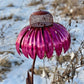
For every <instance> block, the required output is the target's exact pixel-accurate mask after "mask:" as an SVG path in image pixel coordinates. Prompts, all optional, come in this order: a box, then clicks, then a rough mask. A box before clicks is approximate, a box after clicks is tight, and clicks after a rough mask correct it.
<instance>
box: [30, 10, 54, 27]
mask: <svg viewBox="0 0 84 84" xmlns="http://www.w3.org/2000/svg"><path fill="white" fill-rule="evenodd" d="M51 25H53V16H52V15H51V14H50V13H49V12H47V11H37V12H34V13H32V14H31V16H30V26H31V27H46V26H51Z"/></svg>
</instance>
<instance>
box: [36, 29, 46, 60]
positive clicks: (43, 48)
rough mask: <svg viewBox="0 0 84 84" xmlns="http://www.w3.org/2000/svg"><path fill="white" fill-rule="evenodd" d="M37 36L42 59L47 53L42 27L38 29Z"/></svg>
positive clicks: (39, 55)
mask: <svg viewBox="0 0 84 84" xmlns="http://www.w3.org/2000/svg"><path fill="white" fill-rule="evenodd" d="M36 38H37V55H38V57H39V58H40V59H42V58H43V57H44V53H45V44H44V39H43V35H42V29H39V30H38V32H37V36H36Z"/></svg>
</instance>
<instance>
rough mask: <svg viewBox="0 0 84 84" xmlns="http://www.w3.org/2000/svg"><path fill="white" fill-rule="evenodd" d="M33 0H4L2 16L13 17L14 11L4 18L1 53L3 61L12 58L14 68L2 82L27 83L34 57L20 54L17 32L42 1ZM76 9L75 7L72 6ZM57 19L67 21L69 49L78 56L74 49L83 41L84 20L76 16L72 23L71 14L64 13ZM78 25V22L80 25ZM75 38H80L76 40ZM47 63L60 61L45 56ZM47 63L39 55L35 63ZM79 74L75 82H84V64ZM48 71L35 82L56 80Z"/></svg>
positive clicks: (0, 7)
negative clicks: (69, 37)
mask: <svg viewBox="0 0 84 84" xmlns="http://www.w3.org/2000/svg"><path fill="white" fill-rule="evenodd" d="M47 1H49V0H46V2H47ZM30 2H31V1H30V0H0V18H4V17H9V16H11V15H12V19H9V20H0V52H5V53H3V54H0V61H1V60H2V59H4V58H8V59H9V60H10V62H12V67H11V71H10V72H6V75H7V77H6V79H4V80H3V81H1V82H0V84H26V83H25V80H26V77H27V71H28V70H29V69H30V68H31V67H32V62H33V60H32V59H31V58H29V59H27V58H26V57H24V56H23V55H21V56H19V55H18V53H17V52H16V49H15V42H16V38H17V35H18V34H19V32H20V31H21V29H22V28H23V27H25V26H27V25H29V17H30V15H31V13H32V12H34V11H36V10H37V9H38V7H39V6H40V5H36V6H27V4H28V3H30ZM50 3H51V2H49V4H48V5H46V6H47V10H48V11H50V12H51V13H52V11H51V7H50ZM10 4H13V5H14V6H13V7H8V5H10ZM70 11H71V12H72V11H73V10H72V9H71V10H70ZM17 17H18V18H20V20H18V21H15V19H16V18H17ZM54 21H56V22H59V23H61V24H63V25H64V26H65V27H66V28H67V30H68V31H69V32H70V35H71V46H70V49H69V51H68V52H71V59H73V57H74V53H73V52H76V51H77V50H78V49H79V47H80V44H81V42H82V41H84V20H78V21H79V23H76V21H75V20H72V22H71V26H69V25H68V21H69V18H63V17H61V16H58V17H55V18H54ZM76 25H77V26H76ZM73 38H76V40H75V41H74V40H73ZM6 51H12V52H14V54H12V53H6ZM82 54H83V55H84V49H83V48H82ZM22 60H24V62H23V63H22V64H21V65H20V66H18V65H15V64H14V63H13V62H14V61H18V62H21V61H22ZM45 62H46V63H45V66H48V67H51V66H52V65H55V64H56V61H55V58H54V57H53V58H52V61H51V60H48V59H47V58H45ZM39 66H43V60H40V59H39V58H38V57H37V59H36V64H35V67H36V68H38V67H39ZM78 71H79V72H80V73H79V74H78V78H76V77H75V78H74V81H73V84H75V82H76V83H78V84H84V80H83V79H84V70H83V68H79V69H78ZM45 74H46V73H45V72H44V71H43V74H42V77H41V76H39V75H35V76H34V83H35V84H39V83H40V84H46V81H47V84H50V82H51V80H52V76H51V79H46V78H45Z"/></svg>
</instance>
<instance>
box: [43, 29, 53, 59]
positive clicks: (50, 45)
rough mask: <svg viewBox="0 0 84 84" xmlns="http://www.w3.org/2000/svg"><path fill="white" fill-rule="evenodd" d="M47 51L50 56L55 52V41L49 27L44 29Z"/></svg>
mask: <svg viewBox="0 0 84 84" xmlns="http://www.w3.org/2000/svg"><path fill="white" fill-rule="evenodd" d="M44 42H45V52H46V55H47V57H48V58H50V57H51V56H52V54H53V43H52V39H51V37H50V34H49V32H48V31H47V28H46V29H44Z"/></svg>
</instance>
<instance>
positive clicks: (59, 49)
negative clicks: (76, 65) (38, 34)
mask: <svg viewBox="0 0 84 84" xmlns="http://www.w3.org/2000/svg"><path fill="white" fill-rule="evenodd" d="M49 32H50V33H51V37H52V40H53V45H54V47H55V50H56V53H57V55H58V56H59V55H60V54H61V52H62V43H61V41H60V40H59V36H58V35H57V33H56V32H54V29H53V28H49Z"/></svg>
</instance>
